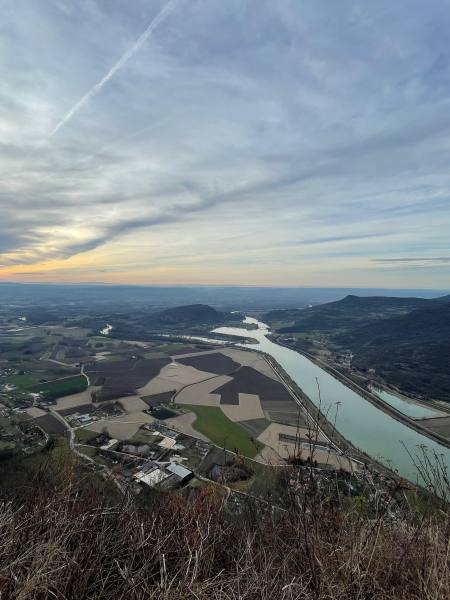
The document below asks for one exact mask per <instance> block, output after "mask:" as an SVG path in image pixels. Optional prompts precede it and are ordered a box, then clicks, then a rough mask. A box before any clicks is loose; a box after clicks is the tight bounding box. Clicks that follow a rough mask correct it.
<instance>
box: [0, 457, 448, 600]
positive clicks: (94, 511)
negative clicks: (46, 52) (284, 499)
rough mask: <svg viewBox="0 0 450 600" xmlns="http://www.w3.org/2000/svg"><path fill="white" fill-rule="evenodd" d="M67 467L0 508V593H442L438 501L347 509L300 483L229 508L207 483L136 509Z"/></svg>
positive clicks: (21, 598)
mask: <svg viewBox="0 0 450 600" xmlns="http://www.w3.org/2000/svg"><path fill="white" fill-rule="evenodd" d="M65 464H66V466H65V468H64V469H62V468H61V465H59V467H58V470H57V474H56V475H55V476H54V478H53V479H50V480H49V478H48V474H47V476H45V477H44V476H43V474H42V473H38V474H37V475H36V476H35V479H34V481H32V482H31V481H28V483H27V485H28V487H27V490H26V493H22V495H20V494H21V493H20V492H19V491H17V493H16V495H15V496H14V495H13V496H11V495H10V497H9V499H5V501H4V502H3V503H2V504H1V505H0V598H1V599H2V600H3V599H7V598H8V599H9V598H14V599H17V600H34V599H44V598H45V599H46V598H53V599H61V600H62V599H83V600H88V599H98V600H100V599H110V598H114V599H115V600H144V599H146V600H147V599H152V598H155V599H156V598H157V599H162V600H164V599H167V600H168V599H170V600H177V599H180V600H181V599H187V598H196V599H199V600H211V599H212V600H214V599H227V600H237V599H239V600H250V599H251V600H256V599H258V600H274V599H285V600H288V599H289V600H293V599H310V598H311V599H313V598H314V599H317V600H332V599H334V598H341V599H343V598H345V599H355V600H356V599H361V600H367V599H373V600H375V599H376V600H385V599H396V600H406V599H408V600H414V599H417V600H419V599H420V600H431V599H433V600H439V599H442V600H444V599H447V598H448V597H449V596H450V581H449V569H448V567H449V542H448V540H449V514H448V511H445V510H443V509H439V510H437V509H436V508H434V509H433V510H432V511H431V510H428V508H427V506H424V505H421V509H420V511H417V509H414V510H413V509H409V508H408V507H407V506H406V505H405V508H404V509H403V513H402V514H401V515H397V516H396V517H395V518H393V517H392V515H391V513H390V509H389V502H386V501H384V502H383V503H379V505H378V508H375V510H371V511H370V512H368V511H367V510H366V508H365V506H364V504H359V503H357V502H354V503H353V504H352V505H351V506H350V507H347V508H346V510H344V509H343V507H342V506H340V505H339V503H332V504H331V503H329V502H325V501H323V500H320V499H319V496H318V495H317V494H316V493H315V492H314V487H313V486H308V485H306V486H304V487H303V491H302V492H299V493H298V494H297V495H296V496H294V497H293V499H292V500H293V501H292V506H291V509H290V510H289V511H288V512H286V513H284V512H283V513H279V512H278V511H275V512H272V511H268V510H266V511H264V510H262V509H261V506H258V507H256V506H252V504H251V503H249V504H248V505H246V507H242V506H241V510H239V511H236V510H234V511H232V512H230V510H228V509H227V507H226V505H225V504H224V498H223V494H220V493H218V492H217V489H218V488H217V487H216V486H214V487H212V486H211V487H206V488H203V489H202V490H199V491H198V492H197V493H196V494H195V495H194V496H191V498H190V499H186V498H184V497H182V496H180V495H175V494H172V495H168V496H165V497H164V498H163V499H162V501H160V499H155V500H154V501H153V502H148V503H147V504H146V505H145V506H140V507H138V506H136V504H135V503H134V501H133V500H131V499H129V498H123V499H122V500H120V499H119V500H116V501H111V500H110V499H109V497H108V496H107V495H106V493H105V491H104V489H103V488H102V487H98V486H97V487H95V486H93V485H91V484H89V482H86V481H80V479H79V478H80V475H79V473H78V471H77V468H76V467H75V465H74V464H73V463H72V464H71V463H70V461H66V463H65ZM375 506H377V504H375ZM274 515H278V516H274Z"/></svg>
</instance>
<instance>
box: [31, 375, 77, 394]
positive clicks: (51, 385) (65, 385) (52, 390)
mask: <svg viewBox="0 0 450 600" xmlns="http://www.w3.org/2000/svg"><path fill="white" fill-rule="evenodd" d="M86 388H87V381H86V377H84V376H83V375H76V376H74V377H68V378H65V379H59V380H56V381H48V382H45V383H39V384H37V385H34V386H33V387H30V388H28V389H29V391H30V392H35V393H39V394H41V396H43V397H44V398H45V399H46V400H56V399H57V398H61V397H63V396H70V395H71V394H77V393H78V392H83V391H84V390H85V389H86Z"/></svg>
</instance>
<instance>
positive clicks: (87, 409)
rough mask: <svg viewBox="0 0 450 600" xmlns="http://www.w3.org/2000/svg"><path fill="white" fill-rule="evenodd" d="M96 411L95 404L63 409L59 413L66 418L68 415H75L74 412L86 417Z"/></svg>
mask: <svg viewBox="0 0 450 600" xmlns="http://www.w3.org/2000/svg"><path fill="white" fill-rule="evenodd" d="M94 410H95V406H94V404H80V405H79V406H75V407H73V408H61V409H60V410H58V413H59V414H60V415H61V416H62V417H66V416H67V415H73V413H74V412H77V413H78V414H80V415H85V414H87V413H91V412H93V411H94Z"/></svg>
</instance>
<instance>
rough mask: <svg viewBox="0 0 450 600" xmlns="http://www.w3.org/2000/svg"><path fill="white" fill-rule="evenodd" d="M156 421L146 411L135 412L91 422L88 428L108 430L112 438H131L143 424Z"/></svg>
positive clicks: (100, 431) (90, 429)
mask: <svg viewBox="0 0 450 600" xmlns="http://www.w3.org/2000/svg"><path fill="white" fill-rule="evenodd" d="M154 421H155V419H153V418H152V417H151V416H150V415H147V414H146V413H143V412H135V413H132V414H126V415H123V416H121V417H115V418H111V419H100V420H99V421H96V422H95V423H92V424H90V425H89V426H88V427H87V428H86V429H88V430H89V431H95V432H97V433H102V432H103V431H104V430H106V431H107V432H108V435H109V436H110V437H112V438H115V439H117V440H129V439H131V438H132V437H133V436H134V435H135V434H136V433H137V432H138V431H139V429H140V428H141V427H142V425H145V424H146V423H153V422H154Z"/></svg>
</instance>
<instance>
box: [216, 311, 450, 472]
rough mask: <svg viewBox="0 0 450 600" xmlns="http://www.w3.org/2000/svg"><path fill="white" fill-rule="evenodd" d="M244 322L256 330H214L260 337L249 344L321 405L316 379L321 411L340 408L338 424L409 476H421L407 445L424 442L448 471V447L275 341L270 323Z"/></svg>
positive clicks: (416, 450) (332, 412)
mask: <svg viewBox="0 0 450 600" xmlns="http://www.w3.org/2000/svg"><path fill="white" fill-rule="evenodd" d="M245 322H246V323H254V324H256V325H258V329H252V330H248V329H244V328H235V327H220V328H218V329H215V330H214V333H220V334H222V335H223V334H225V335H235V336H240V337H246V338H253V339H256V340H257V341H258V344H252V346H251V347H252V348H254V349H255V350H261V351H263V352H266V353H267V354H270V355H271V356H272V357H273V358H274V359H275V360H276V361H277V362H278V364H279V365H281V367H282V368H283V369H284V370H285V371H286V373H287V374H288V375H289V376H290V377H291V379H292V380H293V381H295V383H296V384H297V385H298V386H299V387H300V388H301V389H302V390H303V391H304V392H305V394H307V395H308V396H309V398H310V399H311V400H312V401H313V402H314V403H315V404H316V406H318V405H319V397H318V390H317V382H316V378H317V380H318V381H319V385H320V391H321V396H322V411H323V412H324V413H325V412H326V411H327V408H329V417H330V419H331V420H333V419H334V415H335V413H336V409H337V410H338V413H337V421H336V429H337V430H338V431H339V432H340V433H341V434H342V435H343V436H344V437H345V438H346V439H347V440H349V441H350V442H351V443H352V444H353V445H354V446H356V447H357V448H360V449H361V450H363V451H364V452H366V453H367V454H368V455H369V456H372V457H373V458H375V459H377V460H379V461H380V462H383V463H384V464H386V465H389V466H391V467H392V468H394V469H397V470H398V472H399V473H400V474H401V475H402V476H404V477H406V478H407V479H409V480H410V481H414V482H415V481H417V471H416V469H415V467H414V465H413V463H412V461H411V459H410V457H409V455H408V452H407V451H406V449H405V447H404V446H403V444H404V445H405V446H406V447H407V448H408V450H409V452H410V453H411V454H413V455H420V450H419V447H420V446H426V448H427V452H428V453H429V454H432V453H433V452H436V453H438V454H439V455H440V456H441V457H442V459H443V461H444V463H445V465H446V466H447V469H448V471H449V472H450V450H449V449H448V448H445V447H444V446H442V445H440V444H438V443H437V442H435V441H433V440H431V439H429V438H427V437H426V436H424V435H421V434H420V433H417V432H416V431H414V430H413V429H410V428H409V427H407V426H406V425H404V424H403V423H401V422H400V421H397V420H396V419H393V418H392V417H390V416H389V415H388V414H386V413H385V412H383V411H382V410H380V409H378V408H376V407H375V406H374V405H373V404H371V403H370V402H369V401H368V400H365V399H364V398H363V397H362V396H360V395H359V394H357V393H356V392H354V391H353V390H351V389H349V388H348V387H346V386H345V385H344V384H343V383H341V382H340V381H338V380H337V379H335V378H334V377H332V376H331V375H329V374H328V373H327V372H326V371H324V370H323V369H321V368H320V367H319V366H317V365H316V364H314V363H313V362H311V361H310V360H308V359H307V358H306V357H305V356H302V355H301V354H299V353H298V352H295V351H294V350H291V349H289V348H285V347H284V346H280V345H278V344H275V343H274V342H271V341H270V340H269V339H267V334H268V333H269V328H268V327H267V325H265V324H264V323H261V322H259V321H257V320H256V319H252V318H251V317H247V318H246V319H245ZM238 345H245V344H238Z"/></svg>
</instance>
